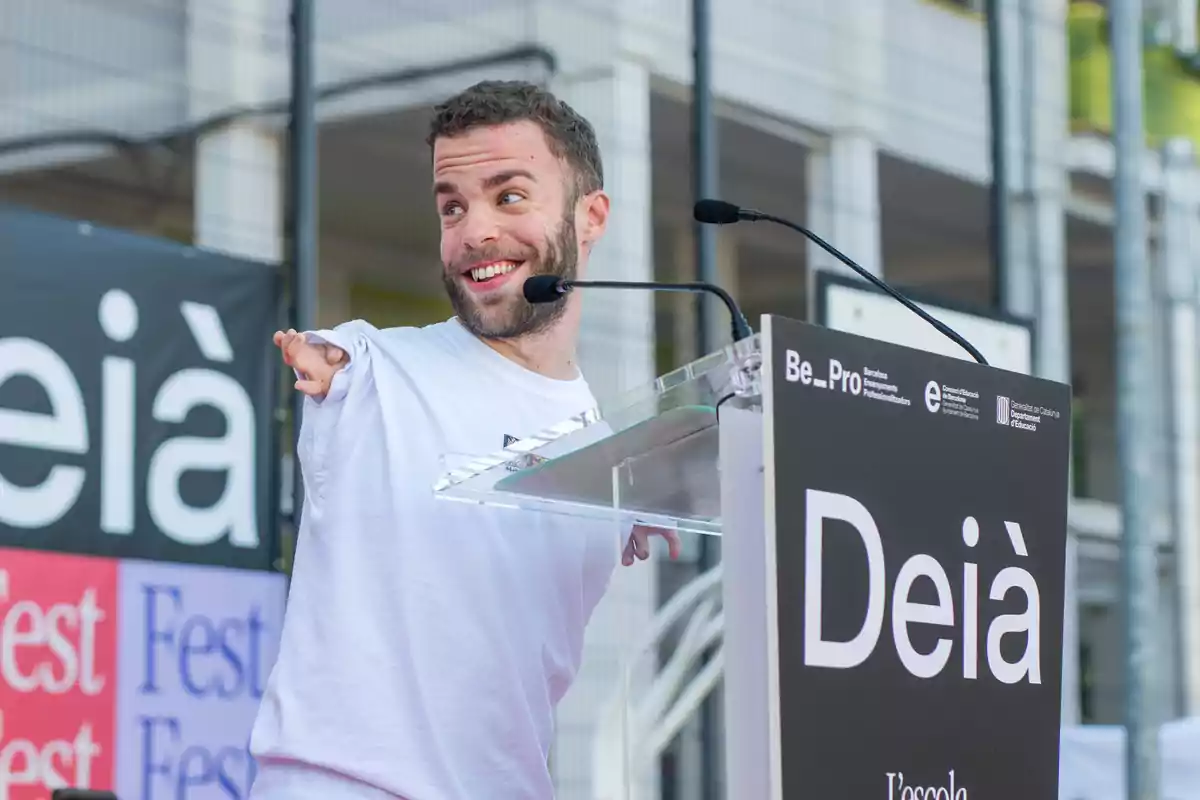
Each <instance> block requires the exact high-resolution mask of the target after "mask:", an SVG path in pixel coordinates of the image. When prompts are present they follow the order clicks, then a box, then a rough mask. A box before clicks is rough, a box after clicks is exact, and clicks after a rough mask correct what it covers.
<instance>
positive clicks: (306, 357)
mask: <svg viewBox="0 0 1200 800" xmlns="http://www.w3.org/2000/svg"><path fill="white" fill-rule="evenodd" d="M275 346H276V347H278V348H279V350H280V352H281V353H282V354H283V363H284V364H287V365H288V366H289V367H291V368H292V369H294V370H296V372H298V373H299V374H300V376H301V377H300V379H299V380H298V381H296V389H298V390H299V391H301V392H304V393H305V394H306V395H308V396H309V397H317V398H320V397H324V396H325V395H326V393H328V392H329V386H330V384H331V383H332V382H333V376H334V375H336V374H337V371H338V370H339V369H341V368H342V367H344V366H346V362H347V360H348V358H347V356H346V351H345V350H342V349H341V348H340V347H334V346H333V345H331V344H311V343H309V342H308V341H306V340H305V338H304V334H302V333H296V332H295V331H294V330H288V331H287V332H286V333H285V332H284V331H275Z"/></svg>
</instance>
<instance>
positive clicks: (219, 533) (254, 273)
mask: <svg viewBox="0 0 1200 800" xmlns="http://www.w3.org/2000/svg"><path fill="white" fill-rule="evenodd" d="M277 281H278V270H277V268H276V267H275V266H274V265H264V264H259V263H253V262H248V261H240V260H236V259H232V258H228V257H225V256H221V255H218V254H214V253H209V252H203V251H198V250H195V249H193V248H189V247H183V246H180V245H177V244H174V243H171V242H166V241H159V240H154V239H148V238H145V237H140V236H135V235H130V234H126V233H121V232H115V231H112V230H106V229H101V228H96V227H93V226H89V225H87V224H83V223H79V222H73V221H67V220H62V219H56V218H52V217H47V216H44V215H38V214H31V213H27V212H23V211H18V210H12V209H4V208H0V287H2V289H0V546H5V547H27V548H34V549H39V550H57V551H64V552H72V553H86V554H91V555H102V556H109V557H117V558H143V559H152V560H159V561H178V562H191V563H205V564H219V565H225V566H232V567H243V568H249V569H269V568H271V566H272V564H271V560H272V555H273V550H274V546H273V542H274V538H275V536H274V517H275V515H274V511H273V506H272V500H273V498H274V496H275V494H276V493H275V492H274V491H272V486H273V481H274V475H275V472H276V470H275V466H274V463H275V459H274V458H273V452H272V446H273V439H274V437H273V433H272V430H273V425H272V422H271V419H272V416H273V410H274V407H275V397H276V395H277V391H278V390H277V386H276V378H277V376H278V372H277V366H276V365H277V363H278V362H277V358H276V356H275V355H274V354H273V353H272V350H273V348H272V345H271V341H270V337H271V333H272V332H273V331H274V329H275V328H276V327H278V326H277V317H278V313H277V310H276V309H277V301H276V297H277V291H278V289H277Z"/></svg>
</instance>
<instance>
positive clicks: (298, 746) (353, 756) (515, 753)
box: [251, 82, 679, 800]
mask: <svg viewBox="0 0 1200 800" xmlns="http://www.w3.org/2000/svg"><path fill="white" fill-rule="evenodd" d="M429 145H430V147H431V149H432V161H433V194H434V202H435V204H436V208H437V213H438V217H439V219H440V220H441V261H442V277H443V280H444V283H445V287H446V292H447V294H448V295H449V297H450V300H451V303H452V304H453V308H454V312H455V316H454V317H453V318H451V319H450V320H447V321H446V322H442V323H438V324H436V325H430V326H427V327H423V328H391V329H384V330H380V329H377V328H375V327H373V326H371V325H370V324H368V323H366V322H363V321H354V322H349V323H345V324H343V325H340V326H338V327H337V328H336V329H334V330H322V331H315V332H306V333H296V332H295V331H287V332H279V333H277V334H276V336H275V343H276V345H277V346H279V347H280V349H281V351H282V354H283V359H284V361H285V363H286V364H288V365H289V366H291V367H292V368H293V369H294V370H295V371H296V373H297V378H298V380H297V381H296V388H297V390H299V391H302V392H304V393H305V394H306V395H307V398H306V401H305V411H304V422H303V428H302V431H301V437H300V442H299V446H298V457H299V462H300V467H301V469H302V471H303V476H304V487H305V504H304V509H303V517H302V525H301V531H300V536H299V541H298V544H297V551H296V558H295V563H294V566H293V571H292V586H291V592H290V595H289V599H288V608H287V615H286V619H285V624H284V630H283V636H282V642H281V646H280V654H279V658H278V660H277V662H276V665H275V668H274V670H273V671H272V674H271V678H270V680H269V682H268V687H267V691H266V694H265V697H264V698H263V702H262V707H261V710H260V712H259V717H258V720H257V721H256V723H255V727H254V732H253V736H252V739H251V750H252V752H253V753H254V755H255V756H256V758H257V760H258V776H257V779H256V781H255V785H254V788H253V791H252V795H251V796H252V797H253V798H255V800H283V799H284V798H287V799H288V800H310V798H311V800H317V798H320V800H349V799H351V798H354V799H355V800H358V799H360V798H361V799H362V800H370V799H372V798H390V799H391V800H395V798H403V800H483V799H484V798H486V799H487V800H509V799H510V798H511V800H542V799H543V798H545V799H546V800H549V798H552V797H553V794H554V791H553V784H552V781H551V776H550V773H549V769H548V766H547V759H548V757H549V751H550V747H551V744H552V741H553V736H554V709H555V706H556V704H557V703H558V701H559V700H560V699H561V698H562V697H563V695H564V694H565V693H566V691H567V689H568V688H569V687H570V685H571V682H572V680H573V679H574V677H575V675H576V672H577V670H578V668H579V665H580V658H581V653H582V648H583V638H584V630H585V628H586V625H587V623H588V620H589V618H590V616H591V614H592V611H593V610H594V608H595V606H596V604H597V603H598V602H599V600H600V598H601V597H602V595H603V593H604V591H605V589H606V588H607V585H608V581H609V578H610V576H611V572H612V569H613V567H614V566H615V561H616V558H615V548H614V547H613V546H612V542H611V539H610V535H611V534H610V533H609V532H608V526H607V525H603V524H600V525H595V526H588V525H586V524H584V523H582V522H580V521H578V520H570V519H567V518H560V517H556V516H555V515H539V514H534V513H529V512H523V511H518V510H506V509H492V508H484V507H480V506H475V505H468V504H459V503H453V502H446V501H441V502H439V501H438V500H436V499H435V498H434V497H433V494H432V488H431V487H432V486H433V483H434V481H435V480H436V479H437V477H438V476H439V475H440V474H441V473H442V472H443V471H444V470H445V469H446V468H447V467H448V466H452V462H453V460H454V458H455V457H461V456H464V455H465V456H470V455H478V454H481V453H492V452H494V451H496V450H498V449H499V448H500V447H502V446H503V445H504V444H506V443H508V442H511V441H512V440H513V439H520V438H523V437H525V436H528V435H531V434H533V433H536V432H538V431H539V430H541V429H543V428H545V427H547V426H549V425H552V424H554V423H557V422H560V421H562V420H564V419H566V418H568V417H570V416H572V415H574V414H577V413H580V412H582V411H585V410H587V409H589V408H590V407H592V406H593V405H594V404H595V401H594V399H593V397H592V393H591V391H590V389H589V387H588V385H587V382H586V381H585V379H584V378H583V376H582V375H581V374H580V372H579V368H578V365H577V364H576V360H575V345H576V339H577V336H578V330H579V319H580V309H579V305H578V303H579V300H578V298H576V297H575V296H573V295H568V296H567V297H566V298H564V299H563V300H561V301H559V302H558V303H554V304H547V305H537V306H534V305H530V304H529V303H527V302H526V301H525V299H524V296H523V294H522V284H523V283H524V281H525V279H527V278H528V277H530V276H531V275H540V274H550V275H557V276H561V277H567V278H569V277H574V276H575V275H576V274H577V273H579V274H582V273H583V272H584V271H585V270H586V267H587V263H588V259H589V257H590V255H591V253H592V251H593V249H594V247H595V246H596V243H597V242H598V241H599V240H600V237H601V236H602V235H603V234H604V231H605V226H606V223H607V221H608V213H609V198H608V196H607V195H606V194H605V193H604V190H603V168H602V165H601V158H600V152H599V147H598V145H597V143H596V137H595V134H594V132H593V130H592V127H591V125H589V124H588V122H587V121H586V120H584V119H583V118H582V117H580V116H579V115H578V114H576V113H575V112H574V111H573V110H572V109H571V108H570V107H568V106H567V105H566V104H564V103H562V102H560V101H558V100H557V99H556V98H554V97H553V96H552V95H551V94H549V93H547V92H545V91H544V90H542V89H540V88H539V87H537V86H534V85H529V84H524V83H501V82H486V83H481V84H478V85H476V86H474V87H472V88H470V89H468V90H466V91H465V92H463V93H461V94H459V95H457V96H455V97H453V98H451V99H450V100H448V101H447V102H446V103H444V104H442V105H440V106H439V107H438V108H437V109H436V113H435V115H434V118H433V123H432V130H431V132H430V137H429ZM656 533H663V532H661V531H650V530H645V529H636V530H635V531H633V532H632V535H631V536H630V537H629V540H628V544H627V545H626V548H625V552H624V554H623V563H624V564H626V565H631V564H633V563H634V562H635V560H637V559H645V558H646V557H648V555H649V547H648V537H649V536H651V535H654V534H656ZM667 537H668V540H669V543H670V550H671V555H672V557H675V556H676V555H677V552H678V546H679V542H678V539H677V538H675V537H674V536H673V535H670V534H667Z"/></svg>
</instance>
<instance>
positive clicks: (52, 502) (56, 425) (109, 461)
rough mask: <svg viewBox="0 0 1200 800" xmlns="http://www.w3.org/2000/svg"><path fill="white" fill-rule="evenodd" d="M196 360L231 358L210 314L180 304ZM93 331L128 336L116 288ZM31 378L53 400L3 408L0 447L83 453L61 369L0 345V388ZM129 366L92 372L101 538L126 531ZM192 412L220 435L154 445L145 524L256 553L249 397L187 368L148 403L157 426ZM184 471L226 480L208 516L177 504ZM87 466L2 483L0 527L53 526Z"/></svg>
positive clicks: (83, 415) (121, 361) (18, 341)
mask: <svg viewBox="0 0 1200 800" xmlns="http://www.w3.org/2000/svg"><path fill="white" fill-rule="evenodd" d="M181 312H182V313H183V314H184V316H185V318H186V322H187V325H186V327H187V329H188V331H190V333H191V334H192V337H193V339H194V341H195V342H196V345H197V347H198V349H199V350H200V352H201V354H202V355H204V356H205V357H207V358H209V360H215V361H217V362H224V361H228V360H229V359H230V358H231V357H232V355H231V354H232V350H231V348H230V345H229V342H228V339H227V338H226V336H225V331H224V329H223V328H222V327H221V323H220V318H219V317H218V315H217V313H216V310H215V309H213V308H211V307H209V306H203V305H200V304H197V303H184V304H182V306H181ZM99 318H100V326H101V328H102V329H103V330H104V333H105V335H106V336H107V337H108V338H109V339H110V340H112V341H114V342H126V341H128V340H129V339H131V338H132V337H133V336H134V334H135V333H136V332H137V326H138V322H137V305H136V304H135V303H134V301H133V298H132V297H130V296H129V295H128V294H127V293H125V292H123V291H121V290H118V289H114V290H111V291H109V292H108V293H106V294H105V295H104V297H103V298H102V299H101V301H100V308H99ZM16 376H25V377H28V378H32V379H33V380H35V381H37V383H38V384H39V385H40V386H41V387H42V389H43V390H44V391H45V393H46V395H47V397H48V398H49V401H50V411H49V413H36V412H31V411H17V410H13V409H0V444H9V445H17V446H20V447H27V448H33V449H39V450H49V451H53V452H57V453H62V454H65V455H84V454H86V453H87V452H88V451H89V447H90V446H91V444H92V443H90V442H89V438H88V425H87V409H86V406H85V403H84V399H83V392H82V390H81V389H80V386H79V383H78V381H77V380H76V379H75V376H74V375H73V374H72V372H71V369H70V367H69V366H68V365H67V363H66V361H64V360H63V358H62V357H61V356H60V355H59V354H58V353H56V352H55V351H54V350H53V349H51V348H50V347H48V346H47V345H45V344H43V343H42V342H37V341H34V340H32V339H28V338H21V337H15V338H8V339H0V385H3V384H4V383H5V382H6V381H8V380H9V379H10V378H13V377H16ZM135 378H136V365H135V364H134V362H133V361H132V360H130V359H127V358H122V357H118V356H105V357H104V358H103V359H102V363H101V383H102V386H101V391H100V397H101V403H102V405H103V408H102V409H101V414H100V420H101V425H100V428H101V433H100V441H99V442H98V443H97V444H98V445H99V447H100V448H101V460H100V476H99V478H100V487H101V490H100V519H99V524H100V529H101V530H102V531H104V532H105V533H108V534H115V535H123V534H129V533H132V532H133V527H134V507H135V506H134V487H135V485H136V484H137V483H138V480H137V476H135V475H134V455H133V454H134V442H135V424H134V420H135V419H136V416H137V414H138V413H139V412H138V409H137V408H136V403H135V396H136V395H135V386H136V383H135ZM200 406H209V407H212V408H215V409H216V410H217V411H219V412H220V413H221V414H222V415H223V416H224V419H225V423H226V429H225V434H224V435H223V436H221V437H212V438H200V437H189V436H179V437H176V438H172V439H168V440H167V441H164V442H163V443H162V444H161V445H159V447H158V449H157V450H156V451H155V452H154V454H153V455H152V457H151V459H150V463H149V468H148V476H147V480H146V486H147V504H148V506H149V511H150V515H151V517H152V519H153V520H154V523H155V524H156V525H157V526H158V527H159V528H160V529H162V531H163V533H165V534H166V535H167V536H169V537H171V538H172V539H174V540H175V541H178V542H181V543H183V544H187V545H206V544H211V543H213V542H217V541H219V540H221V539H222V538H224V537H228V539H229V542H230V543H231V544H232V545H233V546H235V547H244V548H254V547H257V546H258V544H259V531H258V521H257V519H256V515H255V513H254V453H255V439H254V406H253V403H252V401H251V399H250V397H249V395H247V393H246V390H245V389H243V388H242V386H241V385H240V384H238V382H237V381H236V380H234V379H233V378H231V377H230V376H228V375H225V374H223V373H221V372H217V371H215V370H209V369H198V368H192V369H184V370H180V371H178V372H175V373H174V374H172V375H171V376H169V377H168V378H167V379H166V381H164V383H163V385H162V386H161V387H160V388H159V391H158V393H157V395H156V396H155V398H154V403H153V407H152V409H151V414H152V416H153V418H154V419H155V420H157V421H158V422H163V423H169V424H178V423H182V422H183V421H184V420H185V419H186V418H187V416H188V414H189V413H190V412H191V411H192V410H193V409H195V408H197V407H200ZM192 470H202V471H222V472H224V473H226V476H227V479H226V481H225V489H224V493H223V494H222V496H221V498H220V499H219V500H218V501H217V502H216V503H214V504H213V505H212V506H210V507H208V508H194V507H192V506H189V505H188V504H187V503H185V502H184V501H183V499H182V498H181V497H180V493H179V490H180V485H179V484H180V479H181V477H182V476H183V474H184V473H185V472H188V471H192ZM84 478H85V475H84V469H83V468H82V467H79V466H68V465H65V464H58V465H55V466H54V467H53V468H52V469H51V470H50V471H49V474H48V475H47V477H46V479H45V480H44V481H42V482H41V483H40V484H38V485H36V486H29V487H24V486H16V485H14V484H13V483H11V482H10V481H7V480H5V479H4V477H3V476H2V475H0V523H4V524H8V525H12V526H15V527H18V528H29V529H37V528H43V527H46V526H48V525H52V524H54V523H55V522H57V521H58V520H60V519H62V518H63V516H65V515H66V514H67V512H68V511H70V510H71V508H72V507H73V506H74V504H75V503H76V501H77V500H78V499H79V494H80V491H81V490H82V488H83V484H84Z"/></svg>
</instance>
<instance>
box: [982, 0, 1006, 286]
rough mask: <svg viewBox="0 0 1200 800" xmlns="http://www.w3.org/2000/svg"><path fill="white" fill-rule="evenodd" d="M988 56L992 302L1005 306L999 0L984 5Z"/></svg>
mask: <svg viewBox="0 0 1200 800" xmlns="http://www.w3.org/2000/svg"><path fill="white" fill-rule="evenodd" d="M985 24H986V27H987V59H988V64H987V66H988V108H989V111H990V114H989V117H990V122H991V151H992V185H991V187H990V192H991V207H990V218H989V225H988V228H989V236H990V238H991V245H992V247H991V256H992V304H993V305H994V306H995V307H996V308H998V309H1002V308H1006V307H1007V306H1006V305H1005V302H1006V300H1007V298H1006V293H1007V290H1006V288H1005V283H1004V282H1005V271H1006V270H1007V269H1008V230H1009V228H1008V212H1009V207H1008V200H1009V180H1008V127H1007V126H1008V116H1007V115H1006V113H1005V110H1006V105H1007V103H1006V102H1005V99H1006V98H1005V89H1004V84H1005V81H1004V34H1003V30H1002V21H1001V19H1000V0H987V3H986V6H985Z"/></svg>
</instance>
